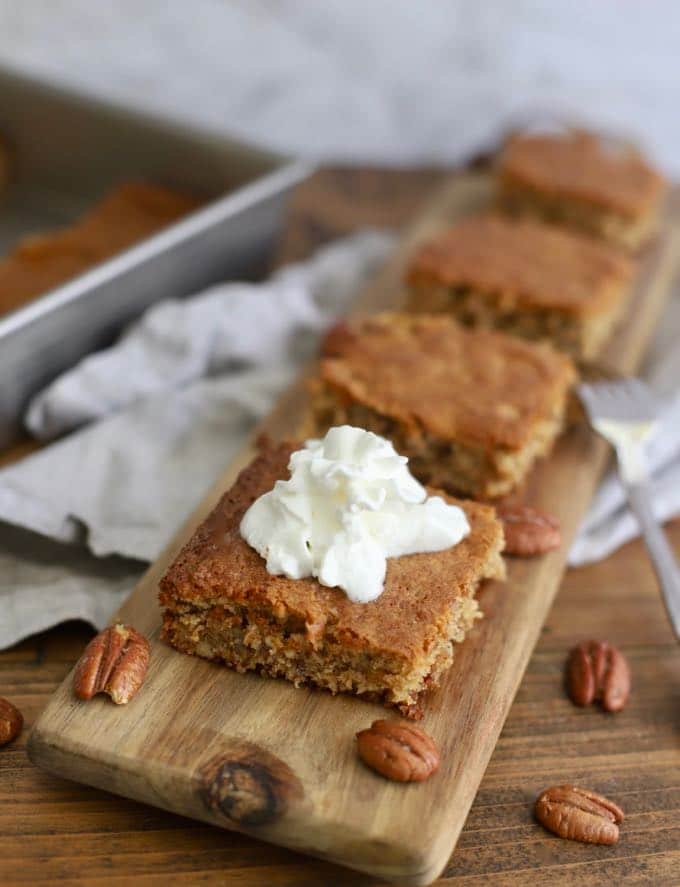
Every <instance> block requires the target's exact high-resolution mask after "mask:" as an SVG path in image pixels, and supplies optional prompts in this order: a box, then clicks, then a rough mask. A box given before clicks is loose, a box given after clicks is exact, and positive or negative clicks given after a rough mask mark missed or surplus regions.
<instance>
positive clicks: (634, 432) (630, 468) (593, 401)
mask: <svg viewBox="0 0 680 887" xmlns="http://www.w3.org/2000/svg"><path fill="white" fill-rule="evenodd" d="M578 392H579V395H580V396H581V401H582V402H583V406H584V407H585V410H586V413H587V414H588V418H589V419H590V424H591V425H592V427H593V428H594V429H595V431H597V432H598V433H599V434H601V435H602V437H604V438H605V439H606V440H608V441H609V443H610V444H612V446H613V447H614V449H615V450H616V457H617V461H618V465H619V472H620V475H621V480H622V481H623V486H624V488H625V490H626V494H627V496H628V502H629V504H630V507H631V508H632V510H633V513H634V514H635V516H636V518H637V520H638V523H639V524H640V529H641V530H642V535H643V537H644V540H645V544H646V545H647V550H648V552H649V555H650V557H651V559H652V563H653V564H654V569H655V571H656V576H657V579H658V580H659V585H660V586H661V591H662V593H663V597H664V601H665V604H666V611H667V613H668V618H669V619H670V621H671V625H672V626H673V630H674V632H675V636H676V638H677V639H678V640H680V567H678V562H677V561H676V559H675V555H674V554H673V550H672V549H671V547H670V545H669V543H668V540H667V539H666V536H665V534H664V532H663V530H662V529H661V527H660V526H659V524H658V522H657V520H656V518H655V517H654V513H653V511H652V507H651V498H650V490H649V477H648V474H647V465H646V460H645V452H644V449H645V444H646V442H647V441H648V440H649V438H650V437H651V436H652V435H653V434H654V433H655V431H656V430H657V428H658V424H659V423H658V417H659V413H660V410H661V404H660V403H659V401H658V400H657V398H656V396H655V395H654V393H653V392H652V390H651V389H650V388H649V387H648V386H647V385H645V383H644V382H641V381H640V380H639V379H621V380H620V381H617V382H597V383H595V384H581V385H579V386H578Z"/></svg>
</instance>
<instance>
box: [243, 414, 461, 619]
mask: <svg viewBox="0 0 680 887" xmlns="http://www.w3.org/2000/svg"><path fill="white" fill-rule="evenodd" d="M407 463H408V459H406V458H405V457H404V456H400V455H398V453H397V452H396V451H395V449H394V447H393V446H392V444H391V443H390V441H388V440H386V439H385V438H383V437H380V436H378V435H377V434H373V433H372V432H370V431H364V430H363V429H362V428H354V427H352V426H350V425H342V426H340V427H337V428H331V429H330V431H329V432H328V433H327V434H326V436H325V437H324V438H323V440H308V441H307V442H306V444H305V446H304V448H303V449H301V450H297V451H296V452H294V453H292V455H291V457H290V462H289V464H288V468H289V470H290V474H291V476H290V479H289V480H285V481H284V480H279V481H277V482H276V484H275V485H274V488H273V489H272V490H270V491H269V492H268V493H265V494H264V495H262V496H260V498H259V499H257V500H256V501H255V502H253V504H252V505H251V506H250V508H249V509H248V511H247V512H246V513H245V515H244V516H243V519H242V521H241V527H240V529H241V535H242V536H243V538H244V539H245V540H246V542H247V543H248V544H249V545H251V546H252V547H253V548H254V549H255V550H256V551H257V552H258V553H259V554H260V555H261V556H262V557H263V558H264V559H265V560H266V562H267V571H268V572H269V573H271V574H273V575H277V576H278V575H283V576H287V577H288V578H289V579H302V578H304V577H306V576H314V577H316V578H317V579H318V581H319V582H320V583H321V584H322V585H327V586H330V587H334V586H337V587H339V588H342V589H343V591H345V593H346V594H347V596H348V597H349V599H350V600H351V601H355V602H357V603H368V602H369V601H373V600H375V599H376V598H377V597H379V596H380V595H381V594H382V591H383V586H384V581H385V572H386V569H387V558H388V557H400V556H401V555H406V554H417V553H420V552H431V551H442V550H443V549H445V548H450V547H451V546H453V545H456V544H457V543H458V542H460V541H461V539H463V538H464V537H465V536H467V534H468V533H469V532H470V525H469V524H468V521H467V517H466V515H465V512H464V511H463V510H462V509H461V508H458V507H457V506H455V505H450V504H449V503H448V502H445V501H444V499H442V498H441V497H440V496H428V495H427V491H426V490H425V487H423V486H422V485H421V484H420V483H418V481H417V480H416V479H415V478H414V477H413V475H412V474H411V473H410V471H409V470H408V468H407Z"/></svg>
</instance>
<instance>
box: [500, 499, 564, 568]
mask: <svg viewBox="0 0 680 887" xmlns="http://www.w3.org/2000/svg"><path fill="white" fill-rule="evenodd" d="M496 514H497V515H498V519H499V520H500V521H501V523H502V524H503V532H504V534H505V548H504V550H503V553H504V554H512V555H516V556H517V557H534V555H537V554H544V553H545V552H546V551H552V549H553V548H559V547H560V543H561V541H562V537H561V535H560V524H559V521H558V520H557V519H556V518H554V517H552V516H551V515H549V514H546V513H545V512H544V511H539V510H538V509H537V508H532V507H531V506H530V505H499V506H497V508H496Z"/></svg>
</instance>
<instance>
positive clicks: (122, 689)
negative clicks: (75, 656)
mask: <svg viewBox="0 0 680 887" xmlns="http://www.w3.org/2000/svg"><path fill="white" fill-rule="evenodd" d="M149 654H150V647H149V642H148V641H147V639H146V638H145V637H144V636H143V635H141V634H140V633H139V632H138V631H136V630H135V629H134V628H132V627H131V626H129V625H120V624H118V625H111V626H109V627H108V628H105V629H104V631H101V632H99V634H98V635H97V636H96V637H94V638H92V640H91V641H90V643H89V644H88V645H87V647H85V650H84V651H83V654H82V656H81V657H80V659H79V660H78V663H77V665H76V669H75V673H74V676H73V689H74V692H75V694H76V696H77V697H78V698H79V699H85V700H87V699H92V697H93V696H96V695H97V693H106V694H108V695H109V696H110V697H111V699H112V700H113V701H114V702H115V703H116V705H125V703H127V702H129V701H130V700H131V699H132V697H133V696H134V695H135V694H136V693H137V691H138V690H139V688H140V687H141V686H142V683H143V681H144V677H145V675H146V669H147V666H148V664H149Z"/></svg>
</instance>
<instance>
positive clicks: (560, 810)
mask: <svg viewBox="0 0 680 887" xmlns="http://www.w3.org/2000/svg"><path fill="white" fill-rule="evenodd" d="M535 812H536V818H537V819H538V821H539V822H540V823H541V825H543V826H545V828H547V829H548V830H549V831H551V832H554V834H556V835H559V836H560V838H568V839H569V840H570V841H583V842H585V843H586V844H616V842H617V841H618V840H619V823H620V822H623V810H621V808H620V807H618V806H617V805H616V804H614V802H613V801H610V800H608V799H607V798H605V797H603V796H602V795H598V794H597V793H596V792H592V791H589V790H588V789H585V788H579V787H578V786H576V785H556V786H554V787H553V788H547V789H546V790H545V791H544V792H542V793H541V794H540V795H539V796H538V799H537V800H536V806H535Z"/></svg>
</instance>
